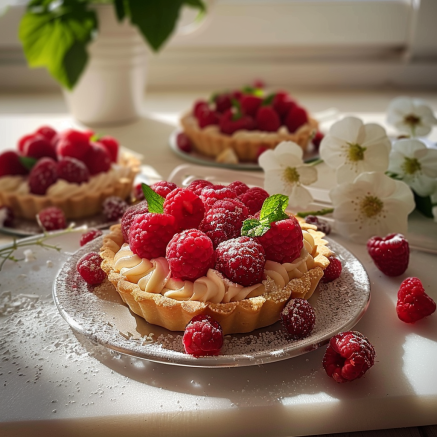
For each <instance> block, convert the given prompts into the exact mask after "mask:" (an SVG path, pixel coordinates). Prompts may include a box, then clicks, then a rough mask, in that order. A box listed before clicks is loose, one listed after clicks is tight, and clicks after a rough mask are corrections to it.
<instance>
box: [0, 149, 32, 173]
mask: <svg viewBox="0 0 437 437" xmlns="http://www.w3.org/2000/svg"><path fill="white" fill-rule="evenodd" d="M25 174H27V169H26V167H24V165H23V164H22V163H21V161H20V155H18V153H17V152H16V151H15V150H5V151H4V152H2V153H0V177H2V176H15V175H25Z"/></svg>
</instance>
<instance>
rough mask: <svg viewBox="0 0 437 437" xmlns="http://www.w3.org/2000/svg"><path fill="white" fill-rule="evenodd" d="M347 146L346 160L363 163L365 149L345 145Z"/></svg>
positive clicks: (355, 145)
mask: <svg viewBox="0 0 437 437" xmlns="http://www.w3.org/2000/svg"><path fill="white" fill-rule="evenodd" d="M347 144H348V145H349V149H348V158H349V160H350V161H352V162H357V161H363V159H364V152H365V151H366V149H367V147H361V146H360V145H359V144H352V143H347Z"/></svg>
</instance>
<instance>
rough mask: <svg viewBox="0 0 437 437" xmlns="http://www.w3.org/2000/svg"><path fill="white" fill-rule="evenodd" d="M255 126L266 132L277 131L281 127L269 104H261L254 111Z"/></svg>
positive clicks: (277, 116)
mask: <svg viewBox="0 0 437 437" xmlns="http://www.w3.org/2000/svg"><path fill="white" fill-rule="evenodd" d="M256 127H257V129H258V130H262V131H266V132H277V130H278V129H279V128H280V127H281V119H280V118H279V115H278V114H277V113H276V111H275V110H274V109H273V108H272V107H271V106H261V108H259V109H258V112H257V113H256Z"/></svg>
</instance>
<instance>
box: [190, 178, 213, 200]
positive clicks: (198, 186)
mask: <svg viewBox="0 0 437 437" xmlns="http://www.w3.org/2000/svg"><path fill="white" fill-rule="evenodd" d="M212 185H213V184H212V183H211V182H209V181H205V180H204V179H196V180H195V181H193V182H191V183H190V184H189V185H188V187H187V190H191V191H192V192H193V193H194V194H197V195H198V196H200V195H201V194H202V190H203V189H204V188H205V187H212Z"/></svg>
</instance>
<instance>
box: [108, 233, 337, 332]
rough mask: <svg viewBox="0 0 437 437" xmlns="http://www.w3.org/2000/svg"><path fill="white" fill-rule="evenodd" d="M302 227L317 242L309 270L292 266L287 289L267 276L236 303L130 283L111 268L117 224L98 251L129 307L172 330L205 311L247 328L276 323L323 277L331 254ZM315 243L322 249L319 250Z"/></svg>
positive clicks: (229, 327)
mask: <svg viewBox="0 0 437 437" xmlns="http://www.w3.org/2000/svg"><path fill="white" fill-rule="evenodd" d="M306 228H307V229H308V232H309V233H311V235H312V236H313V238H314V241H315V245H314V249H313V253H312V254H311V255H312V257H311V264H310V267H311V268H310V269H307V268H303V270H302V269H301V270H298V269H296V274H295V277H294V279H292V280H290V281H289V282H288V283H287V284H286V285H285V287H278V286H277V285H276V284H275V282H274V281H273V279H272V278H270V277H269V276H267V279H266V280H265V281H264V282H263V283H264V284H265V288H266V291H265V293H264V294H262V295H260V296H255V297H249V298H246V299H243V300H240V301H237V302H226V303H211V302H199V301H191V300H175V299H172V298H169V297H166V296H164V295H162V294H160V293H150V292H146V291H143V290H142V289H141V288H140V287H139V285H138V284H136V283H133V282H129V281H128V280H126V277H125V276H124V275H123V274H121V273H119V272H117V271H116V269H115V268H114V264H115V260H114V258H115V256H116V254H117V252H118V251H119V250H120V248H121V247H122V246H123V243H124V241H123V236H122V233H121V227H120V225H115V226H112V227H111V229H110V231H109V234H107V235H106V236H105V237H104V239H103V245H102V248H101V251H100V255H101V257H102V259H103V262H102V269H103V270H104V271H105V272H106V274H107V275H108V278H109V280H110V282H111V283H112V284H113V285H114V287H115V288H116V290H117V292H118V293H119V295H120V297H121V298H122V300H123V301H124V302H125V303H126V304H127V305H128V306H129V308H130V309H131V311H132V312H134V313H135V314H137V315H139V316H141V317H143V318H144V319H145V320H146V321H147V322H149V323H151V324H155V325H159V326H162V327H164V328H166V329H169V330H170V331H183V330H184V329H185V327H186V325H187V323H188V322H189V321H190V320H191V319H192V318H193V317H194V316H196V315H198V314H207V315H210V316H212V317H213V318H214V319H215V320H217V321H218V322H219V323H220V325H221V326H222V329H223V332H224V334H234V333H246V332H251V331H253V330H255V329H258V328H262V327H265V326H269V325H272V324H273V323H275V322H277V321H278V320H279V317H280V313H281V311H282V309H283V308H284V306H285V304H286V303H287V301H288V300H289V299H290V298H291V297H300V298H305V299H308V298H309V297H310V296H311V295H312V293H313V292H314V290H315V289H316V287H317V285H318V283H319V281H320V279H321V277H322V276H323V270H324V268H326V267H327V266H328V265H329V261H328V259H327V257H326V255H328V256H330V255H331V254H332V252H330V251H329V249H328V247H327V246H326V241H325V240H323V236H324V234H323V233H321V232H318V231H316V230H314V226H311V225H308V226H307V227H306ZM318 247H320V248H321V251H320V252H319V250H318Z"/></svg>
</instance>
